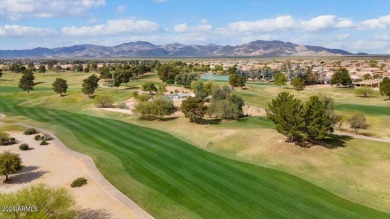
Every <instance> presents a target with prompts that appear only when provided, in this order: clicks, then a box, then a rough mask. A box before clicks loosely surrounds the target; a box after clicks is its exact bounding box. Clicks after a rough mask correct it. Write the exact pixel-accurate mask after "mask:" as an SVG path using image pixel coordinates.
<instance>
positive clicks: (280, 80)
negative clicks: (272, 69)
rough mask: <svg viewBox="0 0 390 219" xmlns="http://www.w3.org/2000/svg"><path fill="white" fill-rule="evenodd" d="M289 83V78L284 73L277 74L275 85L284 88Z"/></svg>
mask: <svg viewBox="0 0 390 219" xmlns="http://www.w3.org/2000/svg"><path fill="white" fill-rule="evenodd" d="M286 83H287V76H286V75H285V74H284V73H282V72H277V73H276V74H275V75H274V84H275V85H276V86H283V85H286Z"/></svg>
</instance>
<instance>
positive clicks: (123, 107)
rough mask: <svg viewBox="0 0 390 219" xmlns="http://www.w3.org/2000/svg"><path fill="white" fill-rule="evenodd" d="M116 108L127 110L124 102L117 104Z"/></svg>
mask: <svg viewBox="0 0 390 219" xmlns="http://www.w3.org/2000/svg"><path fill="white" fill-rule="evenodd" d="M116 107H117V108H119V109H129V107H128V106H127V104H126V103H124V102H122V103H118V105H117V106H116Z"/></svg>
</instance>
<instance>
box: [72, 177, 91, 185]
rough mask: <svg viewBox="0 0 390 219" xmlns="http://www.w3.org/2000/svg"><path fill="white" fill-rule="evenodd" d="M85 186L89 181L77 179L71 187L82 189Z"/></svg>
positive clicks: (82, 178)
mask: <svg viewBox="0 0 390 219" xmlns="http://www.w3.org/2000/svg"><path fill="white" fill-rule="evenodd" d="M85 184H87V179H85V178H84V177H81V178H77V179H75V180H73V182H72V184H70V187H72V188H74V187H81V186H83V185H85Z"/></svg>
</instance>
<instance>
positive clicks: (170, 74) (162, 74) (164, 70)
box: [157, 63, 180, 84]
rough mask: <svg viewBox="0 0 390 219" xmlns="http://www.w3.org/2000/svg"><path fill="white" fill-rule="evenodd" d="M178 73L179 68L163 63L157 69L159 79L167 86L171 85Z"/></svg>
mask: <svg viewBox="0 0 390 219" xmlns="http://www.w3.org/2000/svg"><path fill="white" fill-rule="evenodd" d="M179 73H180V68H178V67H177V66H175V65H174V64H173V63H164V64H163V65H161V66H160V67H158V69H157V74H158V76H159V78H160V79H161V80H162V81H163V82H166V83H167V84H173V82H174V81H175V77H176V75H178V74H179Z"/></svg>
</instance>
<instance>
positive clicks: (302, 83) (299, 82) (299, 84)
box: [291, 77, 305, 93]
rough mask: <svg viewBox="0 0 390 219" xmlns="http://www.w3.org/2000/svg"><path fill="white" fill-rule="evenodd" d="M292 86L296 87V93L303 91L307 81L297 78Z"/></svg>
mask: <svg viewBox="0 0 390 219" xmlns="http://www.w3.org/2000/svg"><path fill="white" fill-rule="evenodd" d="M291 85H292V86H293V87H294V89H295V90H296V91H298V93H299V91H301V90H303V89H305V81H304V80H303V79H302V78H301V77H296V78H294V80H292V81H291Z"/></svg>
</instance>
